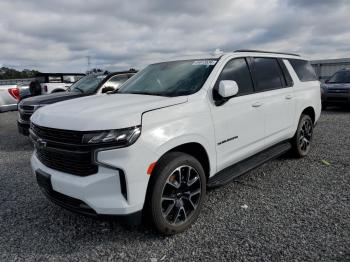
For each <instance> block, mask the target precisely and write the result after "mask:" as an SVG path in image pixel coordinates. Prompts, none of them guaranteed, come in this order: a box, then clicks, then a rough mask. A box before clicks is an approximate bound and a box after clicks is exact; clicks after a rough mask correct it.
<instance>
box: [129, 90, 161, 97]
mask: <svg viewBox="0 0 350 262" xmlns="http://www.w3.org/2000/svg"><path fill="white" fill-rule="evenodd" d="M124 94H134V95H148V96H167V95H165V94H163V93H152V92H142V91H140V92H130V93H124Z"/></svg>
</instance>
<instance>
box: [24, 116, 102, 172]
mask: <svg viewBox="0 0 350 262" xmlns="http://www.w3.org/2000/svg"><path fill="white" fill-rule="evenodd" d="M69 134H71V136H69ZM30 136H31V138H32V140H33V142H34V145H35V148H36V156H37V157H38V159H39V160H40V162H42V163H43V164H44V165H45V166H47V167H50V168H52V169H55V170H58V171H62V172H64V173H69V174H73V175H78V176H88V175H92V174H95V173H97V171H98V166H97V165H96V164H95V163H94V160H93V159H94V158H93V156H94V148H93V147H92V146H90V145H84V144H82V143H81V138H82V136H83V133H82V132H80V131H70V130H62V129H54V128H46V127H41V126H37V125H34V124H33V123H32V124H31V135H30Z"/></svg>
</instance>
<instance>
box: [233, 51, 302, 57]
mask: <svg viewBox="0 0 350 262" xmlns="http://www.w3.org/2000/svg"><path fill="white" fill-rule="evenodd" d="M234 52H235V53H237V52H251V53H268V54H280V55H292V56H300V55H298V54H293V53H283V52H271V51H262V50H251V49H239V50H235V51H234Z"/></svg>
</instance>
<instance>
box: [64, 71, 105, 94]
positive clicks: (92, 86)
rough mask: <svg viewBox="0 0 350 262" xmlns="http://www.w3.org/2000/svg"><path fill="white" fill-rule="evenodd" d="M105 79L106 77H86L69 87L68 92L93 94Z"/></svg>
mask: <svg viewBox="0 0 350 262" xmlns="http://www.w3.org/2000/svg"><path fill="white" fill-rule="evenodd" d="M106 77H107V75H101V74H100V75H88V76H85V77H83V78H81V79H80V80H78V81H77V82H75V83H74V84H73V85H71V86H70V88H69V91H71V92H80V93H94V92H96V89H97V87H98V86H99V84H100V83H101V82H102V81H103V80H104V79H105V78H106Z"/></svg>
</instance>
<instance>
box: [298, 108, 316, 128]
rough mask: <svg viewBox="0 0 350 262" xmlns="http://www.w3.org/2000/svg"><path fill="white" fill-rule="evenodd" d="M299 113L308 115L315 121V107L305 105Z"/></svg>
mask: <svg viewBox="0 0 350 262" xmlns="http://www.w3.org/2000/svg"><path fill="white" fill-rule="evenodd" d="M301 115H308V116H310V117H311V119H312V122H313V123H314V124H315V121H316V113H315V109H314V108H313V107H312V106H309V107H306V108H305V109H304V110H303V111H302V112H301V114H300V116H301Z"/></svg>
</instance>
